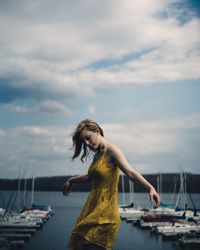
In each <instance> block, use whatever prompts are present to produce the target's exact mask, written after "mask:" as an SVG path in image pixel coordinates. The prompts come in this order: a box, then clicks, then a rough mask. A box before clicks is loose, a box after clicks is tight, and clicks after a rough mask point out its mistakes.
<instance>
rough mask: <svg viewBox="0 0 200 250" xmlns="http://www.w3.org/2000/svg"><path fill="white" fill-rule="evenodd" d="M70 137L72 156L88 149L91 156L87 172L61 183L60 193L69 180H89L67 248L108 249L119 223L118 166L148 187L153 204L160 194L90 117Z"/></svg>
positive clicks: (69, 182) (156, 205)
mask: <svg viewBox="0 0 200 250" xmlns="http://www.w3.org/2000/svg"><path fill="white" fill-rule="evenodd" d="M72 139H73V148H74V155H73V157H72V159H73V160H74V159H75V158H76V157H78V156H79V155H80V153H81V151H82V150H83V154H82V156H81V161H83V159H84V158H85V157H87V156H88V155H89V153H90V152H91V151H92V152H93V153H94V159H93V162H92V164H91V165H90V167H89V170H88V173H87V174H85V175H82V176H78V177H72V178H70V179H68V180H67V181H66V183H65V184H64V189H63V194H64V195H68V194H69V192H70V191H71V188H72V184H75V183H86V182H90V181H91V183H92V190H91V192H90V193H89V196H88V199H87V201H86V203H85V205H84V207H83V209H82V211H81V214H80V216H79V218H78V220H77V222H76V225H75V227H74V229H73V231H72V235H71V239H70V242H69V248H70V249H72V250H110V249H112V246H113V243H114V241H115V239H116V236H117V233H118V229H119V225H120V216H119V212H118V203H117V198H118V180H119V174H120V170H121V171H122V172H124V173H125V174H126V175H127V176H128V177H129V179H130V180H132V181H138V182H139V183H140V184H141V185H143V186H144V187H145V188H146V189H147V190H148V192H149V197H150V201H151V202H152V201H153V200H155V206H154V208H157V207H158V206H159V204H160V198H159V196H158V194H157V192H156V191H155V189H154V187H153V186H152V185H151V184H150V183H149V182H148V181H147V180H146V179H145V178H144V177H143V176H142V175H140V174H139V173H138V172H137V171H136V170H134V169H133V168H132V167H131V166H130V165H129V163H128V162H127V160H126V158H125V156H124V154H123V153H122V151H121V150H120V149H119V148H118V147H116V146H115V145H113V144H110V143H109V142H108V141H107V140H106V139H105V138H104V135H103V130H102V129H101V127H100V126H99V125H98V124H97V123H96V122H94V121H92V120H89V119H86V120H83V121H81V122H80V123H79V125H78V126H77V128H76V130H75V131H74V133H73V137H72Z"/></svg>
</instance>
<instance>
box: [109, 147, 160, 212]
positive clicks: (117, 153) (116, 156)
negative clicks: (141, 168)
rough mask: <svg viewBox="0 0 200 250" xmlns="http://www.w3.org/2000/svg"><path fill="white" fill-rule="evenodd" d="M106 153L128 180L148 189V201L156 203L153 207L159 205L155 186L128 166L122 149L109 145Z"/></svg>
mask: <svg viewBox="0 0 200 250" xmlns="http://www.w3.org/2000/svg"><path fill="white" fill-rule="evenodd" d="M108 154H109V155H110V157H111V159H113V160H114V161H115V163H116V164H117V165H118V166H119V168H120V169H121V171H122V172H123V173H124V174H125V175H127V176H128V178H129V179H130V180H132V181H137V182H139V183H140V184H141V185H142V186H144V187H145V188H146V189H147V190H148V192H149V198H150V201H151V202H152V201H153V200H154V201H155V203H156V204H155V206H154V208H157V207H158V206H159V205H160V197H159V195H158V193H157V192H156V190H155V188H154V187H153V186H152V185H151V184H150V183H149V182H148V181H147V180H146V179H145V178H144V177H143V176H142V175H141V174H140V173H138V172H137V171H136V170H135V169H134V168H132V166H130V164H129V163H128V161H127V160H126V157H125V156H124V154H123V153H122V151H121V150H120V149H119V148H117V147H116V146H114V145H110V146H109V149H108Z"/></svg>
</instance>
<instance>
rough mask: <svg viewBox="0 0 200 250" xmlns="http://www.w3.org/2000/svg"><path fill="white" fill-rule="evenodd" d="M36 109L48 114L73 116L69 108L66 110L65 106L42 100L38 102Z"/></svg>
mask: <svg viewBox="0 0 200 250" xmlns="http://www.w3.org/2000/svg"><path fill="white" fill-rule="evenodd" d="M37 108H38V109H39V110H40V111H42V112H45V113H49V114H65V115H68V116H71V115H73V111H72V110H71V109H70V108H67V107H66V106H65V105H63V104H61V103H59V102H56V101H52V100H44V101H42V102H40V103H39V104H38V106H37V107H36V109H37Z"/></svg>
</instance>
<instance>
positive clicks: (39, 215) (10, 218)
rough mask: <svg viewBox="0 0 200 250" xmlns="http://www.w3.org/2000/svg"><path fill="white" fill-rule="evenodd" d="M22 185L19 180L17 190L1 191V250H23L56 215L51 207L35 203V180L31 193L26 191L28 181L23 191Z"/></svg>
mask: <svg viewBox="0 0 200 250" xmlns="http://www.w3.org/2000/svg"><path fill="white" fill-rule="evenodd" d="M20 184H21V181H20V178H19V180H18V189H17V190H13V191H11V192H5V191H2V190H1V191H0V198H1V207H0V250H15V249H22V248H23V246H24V244H25V242H29V241H31V239H32V237H33V236H34V235H35V234H36V233H37V231H41V230H42V228H43V226H44V224H46V223H47V222H48V220H49V219H50V218H51V217H52V216H53V214H54V211H53V210H52V209H51V207H50V205H48V206H47V205H43V203H40V204H39V205H38V204H35V203H34V193H35V190H34V178H33V179H32V190H31V192H28V191H27V189H26V180H24V185H23V190H22V186H21V185H20ZM41 204H42V205H41Z"/></svg>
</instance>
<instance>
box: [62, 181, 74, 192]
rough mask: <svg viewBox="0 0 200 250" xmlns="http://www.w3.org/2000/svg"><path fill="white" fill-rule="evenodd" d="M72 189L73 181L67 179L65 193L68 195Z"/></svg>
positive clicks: (64, 187)
mask: <svg viewBox="0 0 200 250" xmlns="http://www.w3.org/2000/svg"><path fill="white" fill-rule="evenodd" d="M71 190H72V183H71V182H70V180H67V181H66V182H65V184H64V186H63V195H65V196H67V195H69V193H70V192H71Z"/></svg>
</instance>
